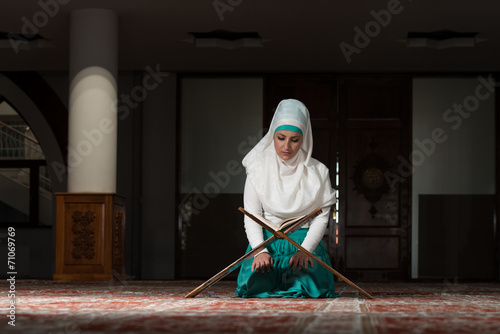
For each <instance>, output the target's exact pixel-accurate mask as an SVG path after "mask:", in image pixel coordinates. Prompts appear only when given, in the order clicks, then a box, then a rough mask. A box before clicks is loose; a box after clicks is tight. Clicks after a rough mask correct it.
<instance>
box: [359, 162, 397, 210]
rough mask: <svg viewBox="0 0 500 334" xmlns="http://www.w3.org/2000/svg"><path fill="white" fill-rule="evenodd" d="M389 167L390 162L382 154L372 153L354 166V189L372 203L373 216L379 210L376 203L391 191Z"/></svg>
mask: <svg viewBox="0 0 500 334" xmlns="http://www.w3.org/2000/svg"><path fill="white" fill-rule="evenodd" d="M388 169H389V163H388V162H387V161H386V160H385V159H384V158H383V157H381V156H379V155H377V154H375V153H371V154H370V155H368V156H366V157H364V158H363V159H361V160H360V161H358V163H357V164H356V165H355V166H354V173H353V176H352V180H353V182H354V190H356V191H357V192H358V194H361V195H363V196H364V197H365V198H366V200H367V201H369V202H370V203H372V206H371V208H370V211H369V212H370V213H371V215H372V218H375V214H376V213H377V212H378V211H377V208H376V207H375V203H376V202H378V200H380V198H382V196H383V195H384V194H387V193H388V192H389V184H388V183H387V180H386V178H385V172H386V171H387V170H388Z"/></svg>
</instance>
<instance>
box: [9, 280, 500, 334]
mask: <svg viewBox="0 0 500 334" xmlns="http://www.w3.org/2000/svg"><path fill="white" fill-rule="evenodd" d="M200 283H201V282H198V281H128V282H125V283H63V282H54V281H34V280H24V281H23V280H21V281H17V282H16V298H15V300H16V309H15V312H16V313H15V316H16V318H15V320H16V321H15V325H16V326H15V327H14V326H11V325H9V324H8V321H10V320H9V318H8V317H7V315H8V312H9V310H8V309H7V307H8V301H9V300H11V299H9V298H8V297H7V293H5V294H3V297H2V298H4V302H3V305H4V306H2V309H3V310H4V311H3V312H4V313H5V314H4V315H2V317H0V319H2V318H3V321H2V323H0V332H1V333H23V334H24V333H52V334H60V333H64V334H70V333H71V334H77V333H369V334H374V333H391V334H392V333H408V334H410V333H415V334H417V333H481V334H482V333H500V283H453V284H452V283H450V282H447V281H444V282H439V283H358V285H359V286H360V287H362V288H363V289H364V290H366V291H367V292H368V293H370V294H371V295H372V296H373V297H374V298H375V299H373V300H369V299H367V298H365V297H364V296H363V295H360V294H359V293H358V292H357V291H356V290H354V289H353V288H351V287H349V286H348V285H346V284H344V283H338V284H337V293H339V294H340V295H341V297H340V298H335V299H318V300H314V299H241V298H237V297H235V296H234V289H235V282H232V281H221V282H218V283H217V284H215V285H214V286H212V287H211V288H209V289H208V290H207V291H204V292H203V293H201V294H200V295H198V296H197V297H195V298H184V295H185V294H187V293H188V292H190V291H191V290H192V289H194V288H195V287H197V286H198V285H199V284H200Z"/></svg>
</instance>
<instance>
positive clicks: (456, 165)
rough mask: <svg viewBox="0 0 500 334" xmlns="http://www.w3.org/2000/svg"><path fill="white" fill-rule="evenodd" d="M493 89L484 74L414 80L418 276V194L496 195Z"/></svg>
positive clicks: (414, 268)
mask: <svg viewBox="0 0 500 334" xmlns="http://www.w3.org/2000/svg"><path fill="white" fill-rule="evenodd" d="M493 91H494V88H493V85H492V83H491V79H490V78H489V77H488V76H487V75H483V76H474V77H462V78H458V77H453V78H415V79H414V80H413V151H412V160H413V161H412V162H413V165H414V170H413V173H412V277H413V278H418V221H419V220H418V219H419V217H418V205H419V203H418V196H419V195H420V194H495V109H494V107H495V105H494V102H495V99H494V93H493Z"/></svg>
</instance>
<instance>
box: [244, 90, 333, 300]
mask: <svg viewBox="0 0 500 334" xmlns="http://www.w3.org/2000/svg"><path fill="white" fill-rule="evenodd" d="M312 138H313V137H312V130H311V122H310V120H309V111H308V110H307V108H306V106H305V105H304V104H303V103H302V102H300V101H298V100H294V99H288V100H283V101H281V102H280V103H279V105H278V107H277V108H276V112H275V114H274V117H273V120H272V122H271V127H270V129H269V131H268V133H267V134H266V135H265V136H264V137H263V138H262V139H261V140H260V142H259V143H257V145H256V146H255V147H254V148H253V149H252V150H251V151H250V152H249V153H248V154H247V155H246V156H245V158H244V159H243V166H244V167H245V168H246V172H247V180H246V183H245V191H244V207H245V210H246V211H248V212H250V213H257V214H259V215H262V216H264V217H265V218H267V219H268V220H270V221H271V222H273V223H275V224H276V225H278V224H279V222H281V221H282V220H283V219H286V218H290V217H295V216H301V215H306V214H308V213H310V212H311V211H313V210H315V209H317V208H319V207H321V208H322V210H323V212H322V213H321V214H320V215H319V216H317V217H316V218H314V219H313V220H312V221H311V222H310V223H307V224H305V225H303V226H302V228H301V229H299V230H297V231H296V232H294V233H292V234H290V235H289V236H290V238H292V239H293V240H294V241H296V242H297V243H298V244H300V245H301V246H302V247H304V248H305V249H306V250H308V251H309V252H311V253H313V254H314V255H316V256H317V257H318V258H319V259H321V260H322V261H324V262H325V263H327V264H330V259H329V256H328V253H327V251H326V247H325V244H324V242H323V240H322V237H323V235H324V233H325V229H326V226H327V224H328V215H329V212H330V207H331V206H332V205H333V204H334V203H335V201H336V198H335V192H334V190H333V189H332V187H331V183H330V177H329V172H328V168H327V167H326V166H325V165H323V164H322V163H321V162H319V161H317V160H316V159H314V158H312V157H311V154H312V148H313V140H312ZM245 231H246V235H247V238H248V241H249V246H248V250H247V251H249V250H251V249H252V248H254V247H256V246H257V245H259V244H260V243H262V242H263V241H264V240H265V239H267V238H269V237H270V236H271V233H269V232H268V231H266V230H264V229H262V227H261V226H260V225H259V224H257V223H255V222H254V221H253V220H251V219H250V218H248V217H246V216H245ZM236 295H237V296H240V297H263V298H266V297H268V298H271V297H292V298H319V297H336V295H335V291H334V277H333V274H332V273H330V272H329V271H328V270H326V269H325V268H324V267H322V266H321V265H319V264H318V263H316V262H315V261H314V260H313V259H312V258H311V257H309V256H308V255H307V254H305V253H303V252H302V251H300V250H298V249H297V248H296V247H295V246H293V245H292V244H290V243H289V242H288V241H286V240H285V239H278V240H276V241H274V242H273V243H271V244H268V245H267V246H266V247H265V248H264V249H263V250H262V251H261V252H259V253H258V254H257V255H256V256H254V257H253V258H250V259H247V260H245V261H244V262H243V263H242V265H241V269H240V273H239V275H238V288H237V289H236Z"/></svg>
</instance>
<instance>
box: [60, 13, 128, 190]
mask: <svg viewBox="0 0 500 334" xmlns="http://www.w3.org/2000/svg"><path fill="white" fill-rule="evenodd" d="M117 63H118V15H117V13H115V12H113V11H109V10H105V9H82V10H75V11H73V12H72V13H71V28H70V63H69V67H70V72H69V75H70V77H69V78H70V92H69V93H70V94H69V126H68V132H69V133H68V136H69V138H68V139H69V140H68V192H76V193H81V192H97V193H115V192H116V149H117V142H116V141H117V112H116V109H117V105H116V104H117V79H116V78H117V71H118V65H117Z"/></svg>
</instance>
